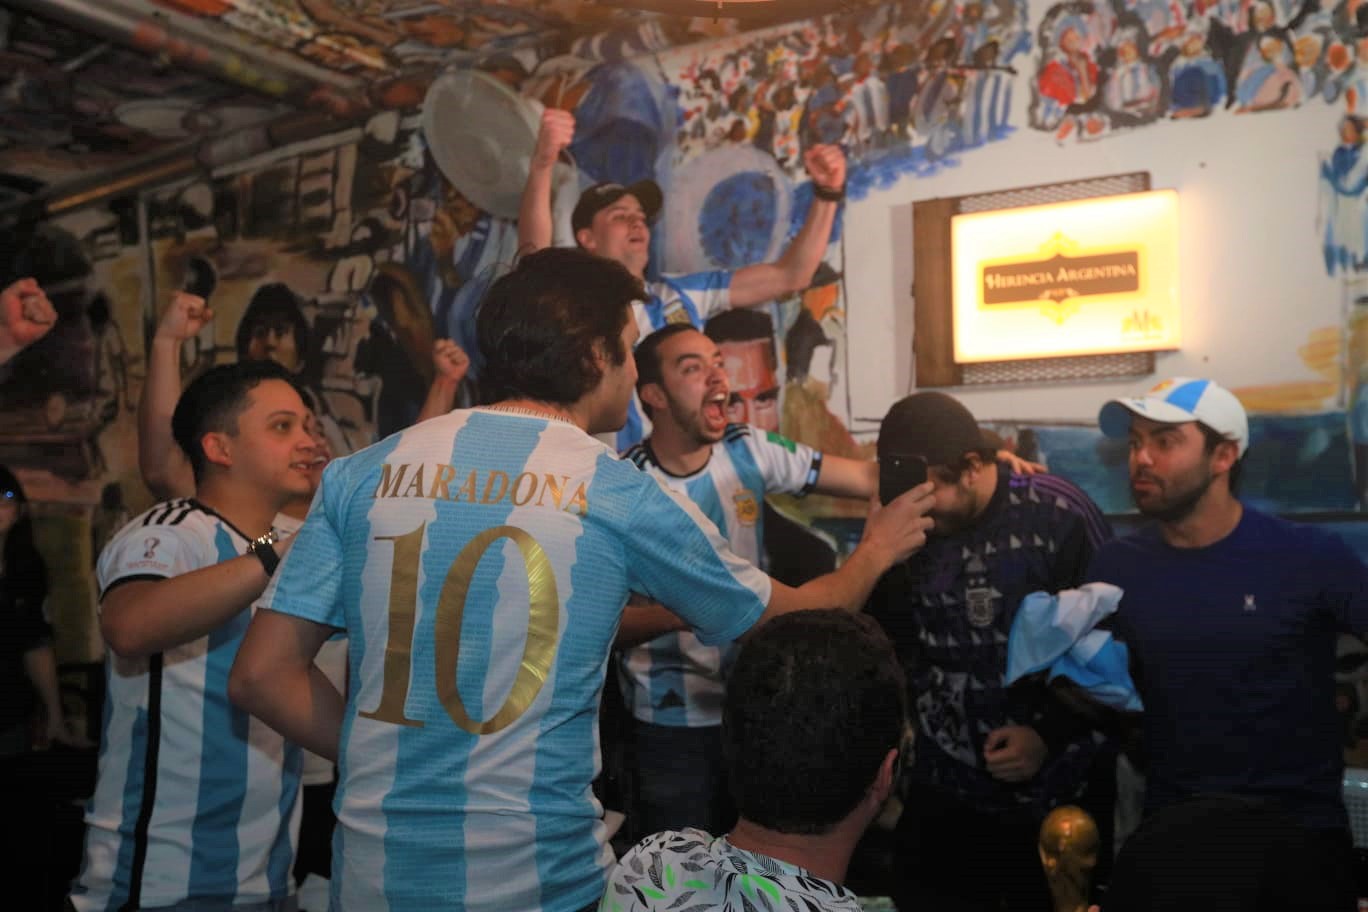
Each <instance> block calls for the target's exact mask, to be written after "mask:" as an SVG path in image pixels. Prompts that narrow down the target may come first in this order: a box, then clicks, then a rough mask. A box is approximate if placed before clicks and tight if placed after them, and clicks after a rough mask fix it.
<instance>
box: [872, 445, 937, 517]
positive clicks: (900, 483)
mask: <svg viewBox="0 0 1368 912" xmlns="http://www.w3.org/2000/svg"><path fill="white" fill-rule="evenodd" d="M925 481H926V458H925V457H923V456H913V455H910V454H907V453H889V454H887V455H885V456H883V457H880V459H879V503H881V504H884V505H885V506H887V505H888V503H889V501H891V500H893V499H894V498H895V497H897V496H898V495H899V494H902V493H903V492H905V491H910V490H911V489H912V488H915V487H916V486H917V485H919V484H923V483H925Z"/></svg>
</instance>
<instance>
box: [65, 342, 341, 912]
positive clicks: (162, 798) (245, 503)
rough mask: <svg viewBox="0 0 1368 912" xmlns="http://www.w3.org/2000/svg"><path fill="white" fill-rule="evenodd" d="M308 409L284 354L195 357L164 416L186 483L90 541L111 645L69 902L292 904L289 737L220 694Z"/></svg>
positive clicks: (269, 549) (272, 552) (294, 788)
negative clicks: (183, 460) (222, 360)
mask: <svg viewBox="0 0 1368 912" xmlns="http://www.w3.org/2000/svg"><path fill="white" fill-rule="evenodd" d="M306 414H307V409H306V407H305V405H304V402H303V400H302V399H301V398H300V395H299V392H298V391H297V390H296V388H295V386H294V385H293V384H292V383H291V382H290V379H289V376H288V375H287V374H286V373H285V372H284V370H283V369H282V368H281V367H280V366H279V365H276V364H273V363H269V362H247V363H241V364H232V365H225V366H223V367H216V368H213V369H211V370H209V371H208V372H206V373H205V374H203V375H201V376H200V377H199V378H197V379H196V380H195V381H193V382H192V383H191V384H190V385H189V386H188V387H186V389H185V392H184V393H182V394H181V397H180V401H179V403H178V404H177V406H176V411H175V414H174V416H173V418H172V428H173V431H174V436H175V439H176V442H177V443H178V444H180V446H181V448H182V449H183V450H184V451H185V454H186V456H187V458H188V459H189V461H190V465H191V468H192V470H193V472H194V475H195V496H194V497H191V498H184V499H177V500H171V501H167V502H164V503H160V504H158V505H157V506H155V507H153V508H152V509H151V510H149V511H147V512H146V513H144V514H143V515H141V516H139V517H138V518H136V519H134V520H133V521H132V522H130V523H129V524H128V525H127V526H125V527H124V528H123V529H122V530H121V531H120V532H119V533H118V534H117V535H115V537H114V538H113V539H112V540H111V541H110V542H109V544H108V545H107V546H106V547H105V549H104V551H103V552H102V553H101V554H100V560H99V565H98V568H97V576H98V580H99V585H100V593H101V595H100V629H101V632H102V633H103V634H104V637H105V641H106V642H107V643H108V644H109V648H110V655H109V658H108V663H107V665H106V672H105V674H106V687H107V690H106V697H105V711H104V725H103V732H102V735H101V739H100V741H101V743H100V760H99V777H98V780H97V783H96V787H95V794H94V796H93V798H92V799H91V801H90V804H89V806H88V808H87V810H86V842H85V863H84V865H83V867H82V870H81V873H80V875H79V876H78V877H77V879H76V881H75V883H74V884H73V885H72V891H71V896H70V901H71V904H72V906H73V907H74V908H75V909H77V910H79V912H87V910H96V909H99V910H103V909H182V908H188V907H190V906H191V905H192V904H193V908H195V909H209V908H214V909H220V908H221V909H229V908H231V909H234V910H252V912H276V910H284V909H291V908H293V902H294V897H293V896H292V895H291V894H292V892H293V890H292V886H293V881H292V880H291V877H290V865H291V862H292V861H293V858H294V839H295V833H296V832H297V831H298V826H299V814H298V804H297V802H296V800H295V799H296V796H297V794H298V791H299V774H300V769H299V768H300V758H299V751H298V750H297V749H296V748H294V747H292V746H287V745H286V744H285V743H284V742H283V741H282V740H281V738H280V736H279V735H277V734H276V733H275V732H273V731H271V730H270V729H269V728H268V727H267V726H265V725H264V724H262V723H261V722H260V721H258V720H255V719H252V718H251V717H250V716H248V715H247V713H245V712H243V711H242V710H240V709H237V708H236V707H234V706H232V705H230V704H229V702H228V670H229V668H230V667H231V666H232V664H233V657H234V656H235V654H236V653H237V648H238V645H239V644H240V642H241V640H242V635H243V633H244V632H245V631H246V629H247V623H248V620H249V619H250V606H251V603H252V600H253V599H255V598H256V597H257V596H258V595H260V594H261V591H262V590H263V589H264V588H265V586H266V581H267V578H268V576H269V574H270V572H271V570H273V569H274V567H275V566H276V564H277V563H278V562H279V559H280V557H281V555H282V554H283V553H284V551H285V550H286V549H287V547H288V541H286V542H283V543H280V544H276V543H275V542H274V535H273V533H270V530H271V522H272V519H273V518H274V517H275V515H276V514H277V513H278V512H280V510H281V509H282V508H283V507H284V506H285V505H286V504H287V503H288V502H289V501H290V500H291V499H292V498H295V497H297V496H299V495H300V494H306V493H308V491H309V490H311V488H312V485H313V482H312V480H311V479H310V477H309V471H310V467H311V465H312V463H313V460H314V456H315V451H314V448H315V443H314V440H313V438H312V437H310V435H309V433H308V431H307V430H306V428H305V419H306Z"/></svg>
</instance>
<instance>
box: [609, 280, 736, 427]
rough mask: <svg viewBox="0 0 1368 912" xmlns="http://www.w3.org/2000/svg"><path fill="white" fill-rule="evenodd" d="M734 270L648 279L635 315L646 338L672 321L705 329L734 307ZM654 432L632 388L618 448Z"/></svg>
mask: <svg viewBox="0 0 1368 912" xmlns="http://www.w3.org/2000/svg"><path fill="white" fill-rule="evenodd" d="M731 280H732V273H731V271H730V270H726V269H717V270H713V271H711V272H693V273H689V274H687V275H667V276H662V277H661V278H660V279H658V280H656V281H651V282H647V283H646V294H647V295H649V296H650V297H649V299H648V300H646V301H637V302H635V303H633V304H632V319H634V320H636V325H637V329H638V330H639V331H640V332H641V338H642V339H644V338H646V337H647V336H649V335H650V334H651V333H653V332H655V331H656V330H657V329H664V328H665V327H666V326H669V325H670V324H672V323H688V324H689V325H691V326H693V327H695V328H696V329H700V330H701V329H702V328H703V324H704V323H707V322H708V320H709V319H710V318H712V317H715V316H717V315H718V314H720V313H722V312H723V311H724V310H726V309H727V308H729V307H731ZM650 433H651V422H650V420H649V419H648V418H647V417H646V416H645V414H644V413H643V412H642V410H641V400H639V399H638V398H637V394H636V391H635V390H633V391H632V403H631V405H629V406H628V407H627V423H626V424H624V425H623V426H622V430H620V431H618V433H617V449H618V452H621V451H623V450H625V449H627V448H628V447H630V446H632V445H633V444H635V443H638V442H639V441H640V440H641V439H642V438H643V437H645V436H647V435H648V434H650Z"/></svg>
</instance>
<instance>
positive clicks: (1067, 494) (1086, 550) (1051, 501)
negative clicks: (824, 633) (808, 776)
mask: <svg viewBox="0 0 1368 912" xmlns="http://www.w3.org/2000/svg"><path fill="white" fill-rule="evenodd" d="M878 457H879V463H880V466H881V469H887V467H888V466H889V465H890V464H891V463H892V462H893V461H894V460H897V461H898V462H899V463H900V464H902V465H906V464H908V463H915V462H917V461H924V462H925V466H926V474H927V477H928V478H929V480H931V481H932V482H934V483H935V492H934V494H933V495H932V496H933V506H932V508H931V510H930V511H929V512H928V514H927V515H929V516H931V517H932V518H933V519H934V520H935V526H934V527H933V528H932V530H931V532H930V533H929V535H928V539H927V544H926V547H925V548H924V549H923V550H922V551H921V552H919V553H917V554H914V555H913V556H912V557H911V558H910V559H909V560H907V561H905V562H903V563H902V564H899V565H898V566H895V567H894V568H893V569H891V570H890V571H888V573H886V574H884V577H883V579H882V580H880V582H879V585H878V587H877V588H876V589H875V591H874V594H873V595H872V596H871V598H870V601H869V604H868V607H867V610H868V611H869V613H870V614H872V615H873V616H874V617H875V618H876V619H877V620H878V621H879V623H880V624H882V625H883V627H884V629H885V630H887V631H888V634H889V636H890V637H891V638H892V639H893V642H894V644H895V646H896V647H897V650H898V654H899V656H900V658H901V659H902V660H903V662H904V664H905V666H906V668H907V673H908V686H909V688H910V695H911V705H912V706H913V707H915V712H914V714H913V717H914V722H915V725H916V728H917V740H916V751H915V760H914V762H913V763H912V764H911V766H910V767H909V768H908V771H907V774H908V778H909V780H910V791H909V793H908V795H907V798H906V800H905V805H904V810H903V813H902V816H901V817H900V818H899V821H898V830H897V832H898V839H899V846H900V851H901V853H902V857H903V858H904V859H905V861H906V862H907V863H909V864H915V865H916V867H915V870H911V871H910V872H909V876H908V877H907V878H905V882H904V883H903V885H902V887H901V889H902V890H903V891H904V892H903V893H902V894H901V895H897V896H895V897H894V900H895V901H896V903H897V905H898V908H900V909H980V908H983V909H999V908H1002V909H1009V910H1018V909H1032V910H1035V909H1048V908H1050V895H1049V891H1048V887H1047V885H1046V883H1045V878H1044V874H1043V873H1042V871H1041V868H1040V861H1039V858H1038V857H1037V852H1036V841H1037V839H1036V834H1037V832H1038V831H1039V827H1040V823H1041V820H1042V819H1043V818H1044V815H1045V813H1046V812H1047V811H1048V810H1049V809H1050V807H1052V806H1053V805H1055V804H1057V803H1059V802H1060V801H1064V800H1067V801H1076V800H1080V795H1081V793H1082V792H1083V789H1084V786H1085V783H1086V781H1087V777H1088V773H1089V769H1090V767H1091V764H1092V761H1093V759H1094V754H1095V748H1094V747H1093V744H1092V740H1091V739H1090V738H1088V737H1087V736H1086V733H1085V729H1086V726H1085V725H1083V724H1081V723H1080V722H1079V720H1076V719H1075V718H1073V717H1072V716H1071V715H1070V714H1069V713H1068V711H1067V710H1066V709H1065V708H1064V707H1063V706H1062V705H1060V704H1058V703H1057V702H1055V701H1054V700H1052V699H1051V697H1050V696H1049V694H1048V692H1047V691H1046V690H1045V688H1044V687H1043V685H1039V684H1033V683H1029V682H1023V683H1021V684H1018V685H1014V686H1013V687H1012V689H1011V690H1008V689H1007V688H1006V687H1005V686H1004V685H1003V679H1004V675H1005V672H1006V668H1007V640H1008V636H1009V634H1010V633H1011V629H1012V622H1013V620H1014V619H1015V617H1016V612H1017V609H1018V607H1019V605H1020V604H1021V601H1022V599H1024V598H1025V597H1026V595H1027V594H1028V593H1031V592H1036V591H1040V590H1044V591H1047V592H1058V591H1059V590H1061V589H1069V588H1073V587H1076V586H1077V585H1079V584H1080V583H1081V582H1082V581H1083V573H1084V570H1085V568H1086V567H1087V564H1088V561H1089V559H1090V558H1091V556H1092V553H1093V551H1094V549H1095V548H1096V547H1097V546H1098V545H1099V544H1100V543H1101V542H1102V541H1104V540H1105V539H1107V538H1109V537H1110V536H1111V531H1110V529H1109V528H1108V526H1107V522H1106V520H1105V519H1104V518H1103V517H1102V514H1101V512H1100V511H1099V510H1098V508H1097V506H1096V505H1095V504H1094V503H1093V502H1092V501H1091V500H1089V499H1088V497H1087V495H1085V494H1084V493H1083V492H1082V491H1080V490H1079V489H1078V488H1077V487H1075V486H1074V485H1073V484H1071V483H1069V482H1067V481H1065V480H1064V479H1062V478H1059V477H1056V476H1053V475H1048V474H1037V475H1021V474H1017V473H1016V472H1014V471H1012V469H1011V467H1010V466H1008V465H1007V464H1005V463H1000V462H998V461H996V459H995V457H994V451H993V444H992V443H990V442H989V441H988V439H987V438H986V437H985V435H984V433H983V432H982V430H980V428H979V426H978V422H977V421H976V420H975V419H974V416H973V415H971V414H970V413H969V410H968V409H966V408H965V407H964V406H963V405H962V404H960V403H959V402H958V401H956V400H955V399H953V398H951V397H950V396H947V395H945V394H944V393H937V392H923V393H916V394H914V395H911V396H907V397H905V398H903V399H901V400H899V401H898V402H896V403H894V404H893V407H892V408H890V409H889V411H888V414H887V415H886V416H885V417H884V420H883V423H882V425H881V426H880V428H879V440H878ZM1082 803H1085V804H1086V803H1088V802H1087V801H1086V799H1082ZM1089 809H1090V810H1092V811H1093V816H1094V817H1095V818H1096V819H1098V820H1099V821H1104V820H1105V819H1109V818H1110V809H1109V808H1093V807H1090V808H1089ZM970 846H972V849H967V847H970ZM966 851H968V853H969V855H968V856H967V857H972V858H973V859H974V866H973V871H972V873H970V874H968V875H966V874H965V873H964V872H963V866H964V860H965V857H966V854H965V853H966Z"/></svg>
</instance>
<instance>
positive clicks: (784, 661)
mask: <svg viewBox="0 0 1368 912" xmlns="http://www.w3.org/2000/svg"><path fill="white" fill-rule="evenodd" d="M904 693H905V685H904V684H903V675H902V669H901V667H900V666H899V664H898V660H897V657H896V655H895V654H894V652H893V646H892V643H890V642H889V640H888V638H887V636H885V635H884V633H883V631H881V630H880V629H879V627H878V624H876V623H875V622H874V620H873V619H872V618H868V617H866V616H864V615H857V614H848V613H846V612H842V611H803V612H798V613H796V614H790V615H785V616H784V617H779V618H775V619H774V620H773V621H771V622H769V623H768V624H767V625H765V626H764V627H762V628H761V629H760V630H758V631H757V632H756V633H755V634H754V635H753V636H752V637H751V638H750V639H749V640H747V642H746V644H745V645H744V646H743V647H742V648H741V652H740V655H739V657H738V658H737V660H736V668H735V669H734V670H733V672H732V678H731V686H730V687H729V688H728V690H727V695H726V705H725V709H724V712H723V722H722V739H723V753H724V755H725V756H726V766H727V779H728V782H729V783H730V786H731V791H732V794H733V795H735V796H736V803H737V810H738V811H739V812H740V814H741V818H740V820H738V821H737V823H736V826H735V827H734V828H732V830H731V832H729V833H728V834H727V835H725V836H718V837H713V836H711V835H709V834H708V833H706V832H704V831H702V830H697V829H685V830H682V831H666V832H664V833H657V834H656V835H654V836H649V837H647V838H646V839H644V840H642V841H641V842H640V843H638V844H637V845H636V847H634V848H633V849H631V851H629V852H627V853H626V854H625V855H624V856H623V857H622V861H621V862H619V863H618V866H617V867H616V868H615V869H614V870H613V872H612V874H610V875H609V878H608V889H607V891H606V892H605V893H604V896H603V901H602V902H601V903H600V904H599V912H655V910H666V909H681V908H690V909H755V910H757V912H771V910H789V909H800V908H801V909H807V910H811V912H858V910H859V908H860V905H859V902H858V900H857V899H856V897H855V894H854V893H852V892H851V891H849V890H847V889H846V888H845V887H844V886H842V885H841V884H842V881H843V880H844V879H845V875H846V868H847V866H848V865H849V863H850V856H851V853H852V852H853V851H854V850H855V846H856V844H857V843H858V842H859V840H860V836H861V835H862V834H863V833H864V831H865V829H866V828H867V827H868V826H869V824H870V822H871V821H872V820H873V819H874V818H875V816H877V815H878V813H879V810H880V808H881V807H882V806H883V803H884V801H885V800H887V798H888V795H889V792H890V791H892V788H893V783H894V781H895V780H896V779H897V765H898V750H899V745H900V743H901V740H902V732H903V726H904V724H905V719H906V704H905V702H904Z"/></svg>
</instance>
